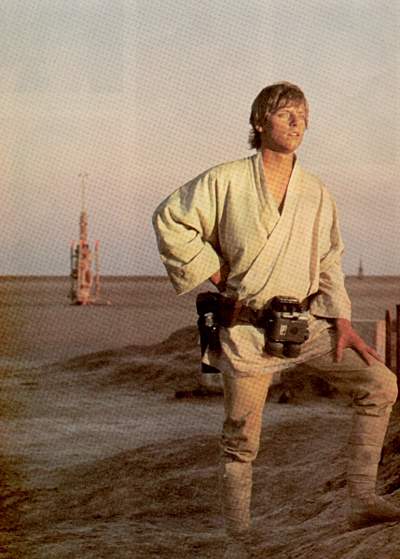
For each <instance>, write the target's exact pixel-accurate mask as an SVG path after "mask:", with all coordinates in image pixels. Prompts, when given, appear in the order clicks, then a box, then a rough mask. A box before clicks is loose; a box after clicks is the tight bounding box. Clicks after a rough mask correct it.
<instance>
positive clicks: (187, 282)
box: [153, 172, 223, 294]
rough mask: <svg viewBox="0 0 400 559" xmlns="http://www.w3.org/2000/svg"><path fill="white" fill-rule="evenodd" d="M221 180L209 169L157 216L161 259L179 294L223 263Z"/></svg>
mask: <svg viewBox="0 0 400 559" xmlns="http://www.w3.org/2000/svg"><path fill="white" fill-rule="evenodd" d="M217 182H218V181H217V179H216V177H215V174H214V173H212V172H206V173H204V174H203V175H200V176H199V177H197V178H196V179H194V180H192V181H190V182H189V183H187V184H185V185H184V186H182V187H181V188H179V189H178V190H176V191H175V192H174V193H173V194H171V195H170V196H169V197H168V198H167V199H166V200H164V202H162V203H161V204H160V205H159V206H158V208H157V209H156V211H155V212H154V215H153V226H154V229H155V233H156V238H157V244H158V249H159V252H160V257H161V260H162V262H163V264H164V266H165V267H166V270H167V272H168V275H169V278H170V280H171V282H172V285H173V286H174V288H175V290H176V291H177V293H178V294H183V293H186V292H187V291H190V290H191V289H193V288H195V287H197V286H198V285H199V284H201V283H202V282H203V281H205V280H207V279H208V278H209V277H210V276H211V275H212V274H213V273H215V272H216V271H217V270H219V269H220V268H221V266H222V264H223V260H222V258H221V257H220V256H219V254H218V252H217V249H216V247H217V245H218V234H217V198H216V188H217Z"/></svg>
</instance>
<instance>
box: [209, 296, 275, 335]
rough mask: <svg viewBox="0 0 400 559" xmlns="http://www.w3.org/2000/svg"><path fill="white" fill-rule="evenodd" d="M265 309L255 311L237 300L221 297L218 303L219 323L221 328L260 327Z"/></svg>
mask: <svg viewBox="0 0 400 559" xmlns="http://www.w3.org/2000/svg"><path fill="white" fill-rule="evenodd" d="M263 313H264V309H260V310H255V309H252V308H251V307H249V306H248V305H245V304H244V303H242V302H241V301H238V300H237V299H230V298H228V297H223V296H222V297H220V298H219V302H218V321H219V323H220V325H221V326H225V327H229V326H235V324H253V326H259V325H260V322H261V318H262V314H263Z"/></svg>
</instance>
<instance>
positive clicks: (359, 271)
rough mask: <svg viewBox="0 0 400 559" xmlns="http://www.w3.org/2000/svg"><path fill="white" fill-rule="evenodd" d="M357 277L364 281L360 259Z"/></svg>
mask: <svg viewBox="0 0 400 559" xmlns="http://www.w3.org/2000/svg"><path fill="white" fill-rule="evenodd" d="M357 277H358V279H364V267H363V263H362V259H361V258H360V263H359V265H358V273H357Z"/></svg>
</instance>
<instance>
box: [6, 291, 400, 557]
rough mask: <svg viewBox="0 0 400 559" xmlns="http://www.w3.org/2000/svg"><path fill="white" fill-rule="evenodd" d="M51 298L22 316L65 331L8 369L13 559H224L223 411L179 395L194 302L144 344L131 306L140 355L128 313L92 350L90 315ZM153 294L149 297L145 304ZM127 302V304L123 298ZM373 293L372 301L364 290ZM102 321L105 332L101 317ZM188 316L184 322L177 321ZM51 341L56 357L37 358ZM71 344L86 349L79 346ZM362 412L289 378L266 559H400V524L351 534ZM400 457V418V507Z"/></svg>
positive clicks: (189, 367)
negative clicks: (355, 441) (353, 457)
mask: <svg viewBox="0 0 400 559" xmlns="http://www.w3.org/2000/svg"><path fill="white" fill-rule="evenodd" d="M363 285H365V284H363ZM25 287H26V286H25ZM50 287H51V286H50ZM50 287H49V291H46V293H47V294H48V298H47V299H46V300H45V301H43V300H41V301H40V300H39V303H40V304H41V305H42V306H39V305H38V306H34V305H32V306H31V307H27V306H26V305H22V306H21V307H20V310H21V309H23V310H24V313H25V316H28V315H29V316H30V320H31V321H32V320H33V318H34V317H35V316H36V318H37V317H42V318H43V317H44V316H46V317H48V316H49V315H48V314H46V313H47V312H48V311H49V309H53V311H52V312H53V313H54V317H56V316H58V320H57V321H55V320H53V322H52V328H50V327H49V325H48V324H45V325H43V326H40V327H38V321H37V322H36V328H34V327H33V326H32V324H28V325H25V326H24V328H25V332H24V334H23V336H22V337H21V339H20V340H19V341H18V343H19V349H18V347H17V346H15V347H14V349H13V348H9V350H8V353H7V355H4V354H3V356H2V357H3V358H2V370H1V379H2V382H1V391H0V400H1V401H0V409H1V417H0V427H1V430H2V440H3V445H2V446H3V448H2V457H1V460H0V483H1V487H2V492H1V500H0V530H1V532H0V556H1V557H4V558H6V559H47V558H51V557H57V559H72V558H73V559H75V558H77V557H79V559H98V558H100V559H101V558H103V557H104V558H107V559H136V558H150V557H162V558H165V559H169V558H171V559H172V558H174V559H175V558H177V559H183V558H185V559H191V558H199V559H202V558H204V559H206V558H209V559H211V558H212V559H217V558H219V557H221V555H222V552H223V529H222V521H221V516H220V505H219V499H218V479H217V470H218V456H219V446H218V445H219V433H220V428H221V423H222V418H223V402H222V398H221V397H220V396H209V397H204V396H203V397H192V398H189V399H177V398H175V393H176V391H177V390H179V391H190V390H193V389H194V388H195V387H196V386H197V384H196V374H197V373H198V370H199V348H198V345H197V334H196V329H195V328H194V326H193V322H191V320H189V319H188V318H187V314H185V312H186V311H185V305H186V304H187V305H189V301H188V302H187V303H185V304H182V308H181V310H180V311H179V312H177V311H176V309H174V307H172V308H171V309H170V311H168V312H169V314H168V316H170V317H172V316H174V317H175V319H174V320H178V324H176V323H174V322H173V321H172V319H171V321H170V322H169V323H168V324H167V325H164V324H163V323H162V321H159V322H160V327H159V330H158V332H157V334H156V337H155V339H153V340H150V339H149V338H147V339H145V340H143V339H142V338H143V329H144V330H146V326H145V323H144V322H143V320H144V317H145V316H147V315H145V311H143V313H144V314H143V315H140V313H139V311H138V307H135V306H134V305H133V306H132V307H131V312H134V315H135V319H136V323H137V324H139V327H140V328H141V329H142V330H141V332H140V334H138V336H137V338H136V340H134V342H133V343H129V341H130V340H132V338H133V337H134V335H132V333H130V334H129V335H127V334H124V335H126V338H124V337H122V339H118V338H113V335H112V334H110V330H109V328H110V326H112V325H113V324H114V325H115V331H118V332H120V331H121V332H122V331H123V328H122V327H121V325H120V326H118V323H119V322H121V317H124V320H128V312H127V310H126V309H125V310H124V309H123V307H122V306H121V308H120V309H119V308H118V307H117V308H116V309H114V311H115V312H114V311H111V313H109V314H108V317H107V318H106V319H105V324H101V325H98V324H97V323H96V322H92V328H93V331H91V332H90V333H89V334H88V337H87V338H86V339H85V338H84V330H82V331H81V332H80V346H79V348H78V341H79V340H78V338H77V335H76V332H74V331H73V330H72V329H71V327H72V326H73V325H74V324H73V322H68V317H69V320H70V321H71V320H72V319H73V318H76V316H79V317H80V318H79V320H80V322H79V324H80V325H82V324H86V322H87V321H88V317H89V316H90V315H89V314H86V315H83V314H79V315H78V314H77V313H76V312H75V311H76V309H71V308H66V307H63V306H61V307H57V305H54V297H55V294H57V293H58V294H59V293H60V291H61V289H60V285H59V290H58V291H57V289H56V290H53V289H50ZM53 287H54V285H53ZM125 288H126V289H128V290H130V289H131V288H132V284H131V283H129V282H128V283H127V284H126V285H125ZM125 288H124V289H125ZM115 289H116V292H117V288H116V286H115ZM135 289H136V292H135V293H136V294H135V297H136V301H138V294H139V292H140V296H141V297H142V299H141V304H143V308H145V306H144V301H145V300H146V296H145V294H146V286H145V285H144V284H142V285H141V286H139V287H138V286H137V285H136V287H135ZM363 289H364V288H363ZM163 290H164V287H161V288H160V289H159V293H160V294H161V295H162V294H163V293H164V291H163ZM39 292H40V290H39ZM156 292H157V289H156V288H155V287H154V284H151V285H150V287H149V289H148V292H147V293H148V295H149V294H152V296H155V293H156ZM124 293H125V296H122V294H121V293H119V296H120V297H121V301H122V300H123V299H125V300H126V292H124ZM0 296H1V293H0ZM362 296H363V297H367V289H365V294H364V295H362ZM0 298H1V297H0ZM2 300H3V302H4V294H3V299H2ZM8 300H9V299H8ZM20 300H21V299H20ZM50 302H51V305H53V306H49V304H50ZM388 302H389V303H390V301H388ZM191 304H192V303H190V305H191ZM375 304H377V299H376V298H375ZM121 305H122V303H121ZM371 305H372V302H371ZM5 308H15V307H11V306H10V307H5ZM80 310H81V309H80ZM91 310H92V309H89V313H90V312H91ZM119 310H121V311H122V314H121V313H119V312H118V311H119ZM44 311H46V312H45V314H44V315H43V312H44ZM109 311H110V309H108V308H106V309H105V313H106V312H109ZM97 312H99V313H100V309H96V312H95V313H92V315H91V316H92V319H93V318H94V317H96V320H97V317H98V316H101V313H100V314H99V315H98V314H97ZM158 312H159V311H158ZM379 312H380V311H379ZM57 313H58V314H57ZM125 313H126V314H125ZM179 313H181V315H180V316H185V317H186V318H185V320H182V319H180V318H179V317H178V319H177V318H176V316H177V314H179ZM18 316H19V317H21V316H22V315H18V313H17V317H18ZM140 316H141V319H140V320H139V319H138V317H140ZM71 317H72V318H71ZM379 318H380V316H379ZM18 320H19V319H18ZM17 322H18V321H17ZM179 322H181V323H180V324H179ZM39 323H40V321H39ZM57 324H58V330H57V327H56V326H57ZM123 324H124V325H125V329H126V324H127V322H124V321H123ZM107 329H108V335H109V340H110V343H109V345H108V346H107V345H104V339H106V333H107ZM163 329H164V330H163ZM169 330H171V331H169ZM112 331H114V330H112ZM96 332H97V333H98V334H99V337H100V339H101V340H102V345H101V344H100V343H98V342H97V341H96ZM28 333H30V337H29V336H28ZM8 334H10V332H8ZM162 334H165V335H164V336H162ZM168 334H170V335H168ZM46 336H49V337H50V338H49V339H48V340H47V343H48V345H46V344H45V345H44V348H40V347H39V348H37V347H36V346H37V345H38V344H39V345H40V342H41V341H42V340H43V339H44V338H45V337H46ZM139 338H140V339H139ZM70 340H75V342H76V345H74V344H72V348H70V347H69V345H68V342H69V341H70ZM50 342H52V347H50V345H51V344H50ZM91 342H93V344H92V345H91ZM144 342H151V343H144ZM63 344H64V345H65V346H66V347H63ZM99 346H100V349H99ZM16 348H17V349H18V351H17V350H16ZM78 349H79V351H78ZM85 349H89V351H87V352H86V353H85ZM287 383H289V384H287ZM288 386H290V390H291V396H290V398H289V401H288V403H285V404H283V403H279V401H287V398H283V399H281V398H280V396H281V395H282V393H283V392H284V391H285V390H286V389H287V388H288ZM194 396H195V395H194ZM350 413H351V412H350V409H349V407H348V404H347V403H346V402H342V401H341V400H338V399H337V398H336V395H335V394H333V393H331V392H330V391H329V390H327V387H326V386H324V385H323V384H320V383H317V382H315V380H313V379H312V378H310V379H302V380H301V382H293V379H291V380H290V379H288V380H285V384H284V385H282V386H276V387H275V388H274V389H273V391H272V392H271V395H270V400H269V402H268V404H267V406H266V409H265V412H264V431H263V440H262V450H261V452H260V455H259V457H258V459H257V461H256V464H255V492H254V502H253V509H254V517H255V521H254V524H255V534H256V540H255V541H256V545H255V551H254V557H255V558H260V559H261V558H263V559H265V558H266V557H268V558H273V559H295V558H296V559H303V558H304V559H306V558H307V559H309V558H311V559H339V558H340V559H361V558H362V559H369V558H371V559H372V558H374V559H375V558H376V557H384V558H385V559H397V558H398V557H399V553H400V524H397V525H382V526H375V527H371V528H366V529H363V530H354V531H350V530H349V527H348V525H347V523H346V490H345V481H344V471H345V454H344V450H345V444H346V440H347V435H348V431H349V417H350ZM399 448H400V410H399V409H396V411H395V413H394V415H393V419H392V423H391V426H390V432H389V434H388V437H387V440H386V445H385V452H384V458H383V462H382V465H381V468H380V481H379V488H380V490H381V492H382V493H387V494H392V496H391V498H392V499H394V500H395V501H397V502H399V504H400V454H399V452H398V450H399Z"/></svg>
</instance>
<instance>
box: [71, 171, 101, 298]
mask: <svg viewBox="0 0 400 559" xmlns="http://www.w3.org/2000/svg"><path fill="white" fill-rule="evenodd" d="M78 176H79V177H80V179H81V188H82V210H81V214H80V218H79V241H72V243H71V290H70V299H71V302H72V303H73V304H75V305H89V304H90V303H94V302H95V301H96V300H97V299H98V297H99V294H100V276H99V241H96V242H95V248H94V276H93V272H92V252H91V250H90V246H89V240H88V214H87V211H86V183H85V179H86V178H87V177H88V174H87V173H80V174H79V175H78Z"/></svg>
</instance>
